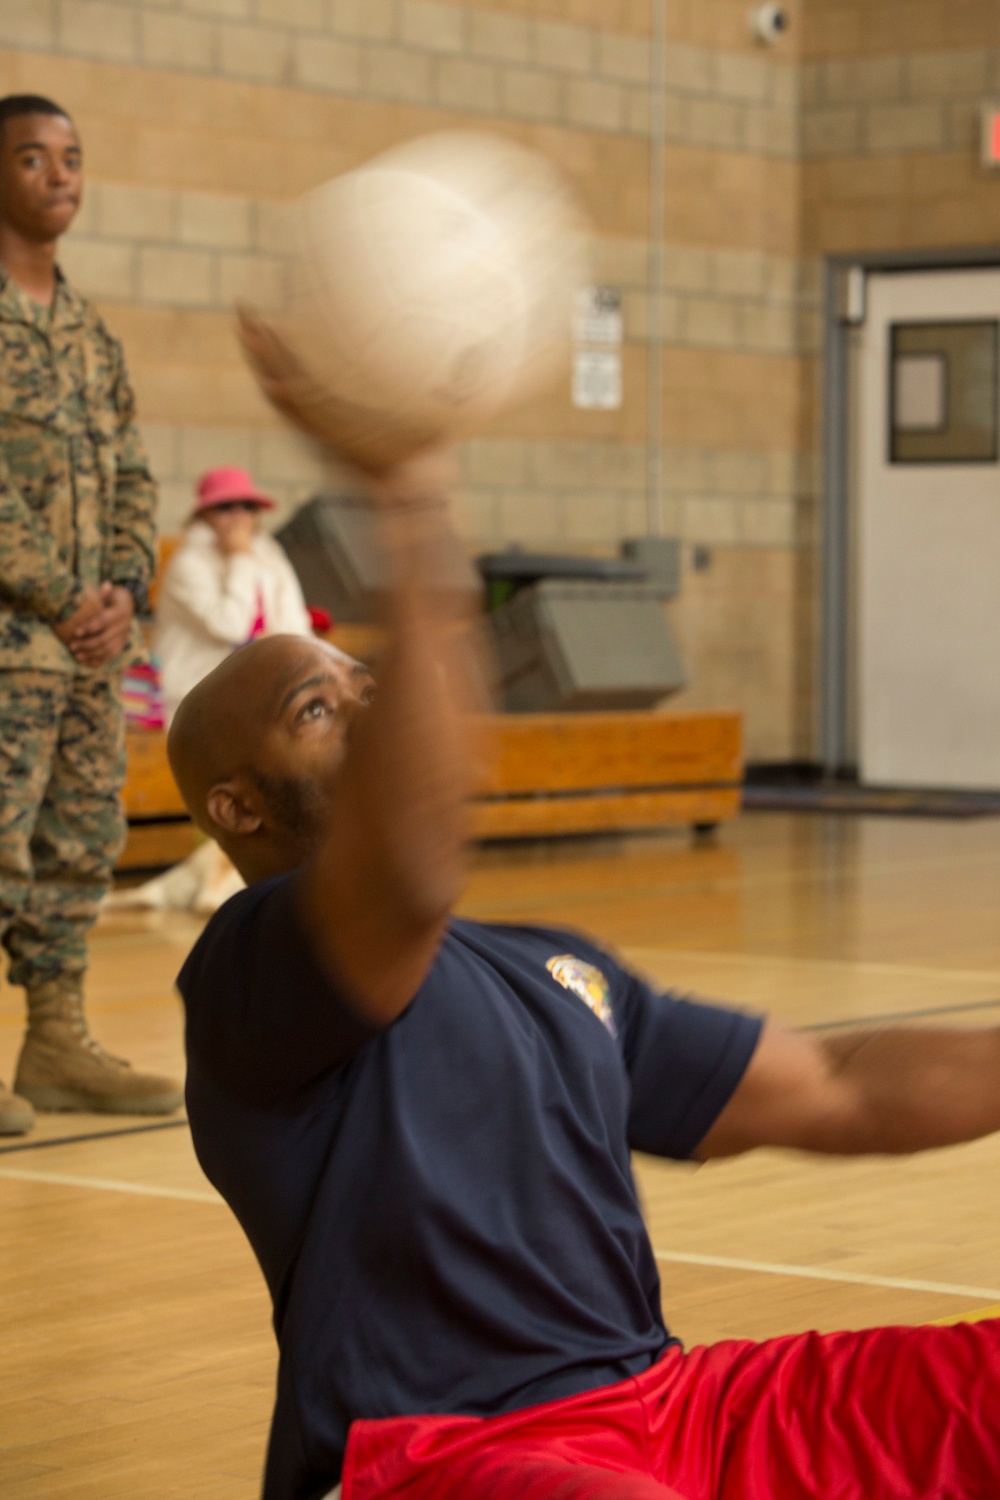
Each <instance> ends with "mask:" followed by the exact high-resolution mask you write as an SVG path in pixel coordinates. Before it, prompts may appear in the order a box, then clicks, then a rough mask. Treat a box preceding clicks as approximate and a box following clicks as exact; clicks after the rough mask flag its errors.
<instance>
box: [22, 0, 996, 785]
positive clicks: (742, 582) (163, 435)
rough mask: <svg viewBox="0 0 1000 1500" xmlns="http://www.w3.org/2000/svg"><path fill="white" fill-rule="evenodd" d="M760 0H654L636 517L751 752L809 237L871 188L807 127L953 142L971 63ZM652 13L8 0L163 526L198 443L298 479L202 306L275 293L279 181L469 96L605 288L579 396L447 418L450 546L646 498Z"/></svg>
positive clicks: (420, 1) (518, 5) (803, 382)
mask: <svg viewBox="0 0 1000 1500" xmlns="http://www.w3.org/2000/svg"><path fill="white" fill-rule="evenodd" d="M833 3H834V5H839V0H833ZM814 8H815V7H813V9H814ZM839 8H840V9H843V10H844V11H845V14H846V12H847V11H849V10H850V9H851V7H849V6H841V7H839ZM790 9H791V11H792V13H793V20H794V25H793V29H792V32H791V34H790V36H789V37H788V38H786V39H783V40H782V42H781V43H780V44H779V45H778V46H777V47H775V48H773V49H764V48H761V47H759V46H756V45H755V44H754V43H753V42H752V40H751V38H750V35H749V31H748V27H747V0H670V4H669V5H668V7H667V23H668V31H669V38H670V47H669V52H668V69H667V71H668V92H667V100H666V105H667V138H668V152H667V173H666V184H665V187H666V220H667V226H668V241H669V243H668V246H667V253H666V258H665V282H664V305H663V313H664V321H665V332H666V338H667V344H668V350H667V357H666V360H665V369H664V377H665V378H664V386H665V401H664V434H665V441H666V455H665V458H666V472H665V484H664V491H665V492H664V519H665V522H666V525H667V527H668V528H669V529H671V530H673V531H675V532H676V533H677V534H678V535H680V536H681V537H682V538H683V539H684V541H685V543H686V544H687V550H686V556H687V557H688V558H689V559H690V557H691V555H692V552H691V549H692V548H693V547H695V546H699V547H702V548H708V549H710V552H711V557H712V566H711V567H710V568H709V569H708V570H707V571H699V572H697V573H695V572H690V573H689V574H688V575H687V576H686V579H685V592H684V596H683V598H682V599H681V600H680V601H678V603H677V605H676V606H675V607H674V612H675V616H676V619H677V623H678V628H679V630H680V632H681V634H682V636H683V639H684V642H685V646H686V649H687V651H688V654H689V659H690V661H691V664H692V667H693V673H694V685H693V687H692V689H691V690H689V693H688V698H689V701H691V702H692V703H697V702H702V703H718V704H724V703H730V702H735V703H737V704H739V705H740V706H742V707H744V708H745V709H746V712H747V714H748V730H749V735H748V744H749V749H750V752H751V754H753V755H756V756H765V755H766V756H770V757H781V756H783V755H792V754H802V753H804V752H805V751H806V749H807V748H808V742H809V733H810V716H811V708H810V704H811V699H810V693H811V685H810V671H809V664H810V661H811V647H810V645H809V643H808V631H806V630H804V629H803V626H802V621H803V619H805V618H808V617H810V611H811V607H812V598H813V592H812V585H811V577H812V556H813V554H812V547H813V538H814V531H815V495H816V473H815V470H816V460H815V440H816V407H815V400H816V396H815V390H816V354H817V351H818V349H819V340H820V329H819V310H818V304H819V275H818V260H817V257H818V255H819V254H820V253H821V251H822V250H824V249H825V248H827V247H828V243H829V239H830V237H831V236H835V235H836V234H841V235H851V234H854V233H855V232H857V224H856V222H854V221H855V220H856V218H857V215H858V214H864V213H868V214H871V213H872V211H873V210H872V207H871V201H870V200H869V199H868V198H867V197H866V196H865V194H864V193H863V192H862V193H861V194H860V199H859V192H858V189H857V186H856V184H855V185H854V186H852V187H851V189H850V192H848V191H847V184H846V182H844V183H842V184H841V183H840V182H839V179H837V178H836V168H837V166H838V162H839V160H840V158H838V157H837V155H836V154H835V153H834V152H833V151H832V147H831V142H833V141H834V140H835V139H837V138H840V139H842V140H844V141H846V142H848V143H849V144H848V145H847V146H845V147H844V149H845V150H848V149H849V150H850V151H852V152H853V151H855V149H856V148H855V145H854V144H852V143H853V142H855V141H862V142H864V143H865V148H864V149H865V151H866V153H868V154H867V155H866V158H865V159H866V161H867V160H868V159H869V158H870V160H871V162H872V163H877V162H881V161H888V160H890V159H891V160H896V159H898V158H899V156H900V153H903V154H907V153H908V155H907V160H908V161H913V162H915V161H916V160H917V159H918V156H919V155H920V153H923V156H922V157H921V160H925V159H927V160H931V161H932V162H933V161H936V160H937V159H938V157H937V153H938V151H939V146H940V143H941V142H942V141H944V142H946V143H947V142H950V141H953V142H954V143H956V144H955V145H954V148H953V149H955V150H957V149H958V148H959V145H960V142H961V139H962V136H961V131H962V129H963V128H966V127H963V125H962V115H961V110H962V108H966V106H965V104H963V103H962V100H963V99H965V98H966V97H967V96H968V93H969V89H970V88H971V87H972V86H973V83H974V80H975V77H976V76H977V75H976V68H977V67H979V66H980V62H977V61H976V60H975V59H973V60H968V59H967V60H966V61H964V62H961V63H960V62H957V61H956V60H955V59H954V58H950V59H946V60H944V61H940V62H935V60H934V57H933V55H932V52H933V48H932V47H931V45H930V44H928V45H927V46H925V47H924V49H923V50H924V52H925V53H926V54H927V55H926V56H925V57H924V58H923V60H922V62H921V64H920V67H916V66H914V67H913V68H911V69H910V70H909V71H907V70H906V69H904V70H903V74H902V77H903V82H902V83H900V81H899V79H900V73H899V70H898V69H897V68H895V66H894V64H893V63H892V59H891V58H890V60H889V65H888V66H886V65H884V64H883V62H882V59H880V58H876V59H875V65H874V66H873V67H872V68H870V69H869V72H868V73H864V72H863V70H862V72H861V73H859V74H857V75H856V76H855V75H852V74H850V70H849V69H848V71H847V72H846V73H845V72H844V70H843V67H842V66H841V65H842V64H843V63H844V61H845V58H846V59H847V61H848V62H849V61H850V56H849V51H850V49H849V48H847V47H845V46H843V45H841V46H840V47H839V49H838V46H835V45H833V44H832V43H830V42H829V41H827V42H824V43H823V44H822V45H820V43H819V42H818V41H817V40H816V38H817V37H818V33H817V31H816V29H815V27H814V26H813V25H812V16H811V12H810V5H809V4H808V0H807V3H805V4H803V3H801V0H795V3H793V4H792V5H791V6H790ZM857 9H858V8H857V7H855V10H856V11H857ZM649 14H650V12H649V5H648V0H615V3H614V5H609V4H608V3H607V0H155V3H152V0H4V3H3V4H2V5H0V89H3V90H4V91H11V90H15V89H16V90H22V89H24V90H37V91H40V92H43V93H47V94H51V95H52V96H54V97H56V98H58V99H61V100H63V101H64V102H65V103H66V105H67V107H68V108H69V109H70V110H71V111H72V112H73V114H74V116H75V117H76V119H77V120H78V122H79V124H80V127H81V130H82V133H83V135H84V139H85V146H86V152H87V162H88V172H89V178H90V189H89V194H88V199H87V202H86V205H85V209H84V212H83V214H82V215H81V219H80V222H79V223H78V225H77V227H76V229H75V230H74V233H73V235H72V236H71V237H70V239H69V241H68V242H67V245H66V247H65V257H64V259H65V264H66V267H67V270H68V271H69V272H70V274H71V275H72V276H73V278H74V280H75V281H76V282H77V283H78V284H79V285H80V286H81V288H83V289H84V290H87V291H89V292H90V293H91V294H92V295H93V296H94V297H95V298H96V299H97V300H98V302H99V304H100V305H101V307H102V309H103V310H104V312H105V314H106V316H107V318H108V320H109V322H110V323H111V325H112V326H113V327H114V328H115V330H116V331H117V332H118V333H119V334H120V336H121V337H122V338H123V340H124V343H125V346H126V351H127V354H128V358H129V362H130V365H131V368H132V370H133V373H134V378H135V384H136V388H137V392H138V395H139V401H140V407H141V412H142V419H143V424H144V428H145V431H146V434H147V438H148V441H149V445H150V451H151V453H152V455H153V459H154V463H155V466H156V469H157V472H158V474H159V476H160V479H161V484H162V518H163V524H164V527H165V529H168V530H169V529H173V528H175V527H176V526H177V525H178V524H180V523H181V521H182V520H183V517H184V516H185V514H186V513H187V510H188V507H189V505H190V496H191V488H192V484H193V482H194V480H195V479H196V477H197V475H198V473H199V472H201V470H202V469H203V468H205V467H206V466H208V465H209V464H210V463H218V462H227V461H229V462H235V463H242V464H245V465H248V466H249V467H251V468H252V469H253V470H254V472H255V473H257V474H258V476H259V477H260V480H261V482H263V483H264V484H266V485H267V486H268V487H269V488H270V489H271V490H272V491H273V492H274V493H275V495H276V496H277V497H278V499H279V501H280V502H281V507H282V513H285V512H287V510H288V508H289V507H290V506H292V505H294V504H295V503H297V502H298V501H299V500H301V499H302V498H303V497H304V496H305V495H307V494H308V493H310V491H311V490H313V489H314V488H315V487H316V486H317V485H318V484H319V483H321V482H324V480H325V476H324V475H323V474H322V473H321V472H320V471H319V470H318V468H317V466H316V461H315V458H314V456H313V455H312V453H311V452H309V451H308V450H307V449H306V448H305V447H303V446H302V445H301V444H299V443H298V442H297V441H296V439H295V438H294V437H292V436H290V435H289V434H288V433H287V432H285V431H284V430H283V429H282V427H281V425H280V423H279V422H278V421H277V420H276V419H275V417H274V416H273V414H272V413H271V412H270V411H269V410H268V409H267V408H266V406H265V404H264V403H263V401H262V400H261V398H260V397H259V396H258V395H257V392H256V390H255V389H254V387H253V384H252V382H251V381H250V379H249V377H248V375H247V372H246V370H245V369H244V367H243V364H242V362H241V360H240V357H239V355H238V353H237V351H236V347H235V344H234V341H233V338H232V330H231V307H232V304H233V302H234V300H235V299H237V298H239V297H248V298H250V299H251V300H253V301H255V302H256V303H257V304H258V305H259V306H261V307H262V308H264V309H266V310H267V309H275V308H278V307H280V305H281V302H282V298H283V296H284V286H283V278H284V264H285V254H286V246H285V237H284V235H283V232H282V222H283V210H284V205H285V204H286V203H287V201H288V200H289V199H291V198H293V197H294V196H295V195H296V194H298V193H299V192H301V191H302V190H304V189H305V188H307V187H309V186H311V185H312V184H314V183H316V182H318V181H321V180H322V179H323V178H325V177H327V176H329V175H331V174H332V173H334V172H337V171H341V170H343V169H345V168H347V167H350V166H352V165H354V164H356V163H357V162H359V161H361V160H363V159H364V158H365V157H367V156H369V155H371V154H372V153H374V152H376V151H378V150H380V149H383V148H385V147H386V146H388V145H391V144H393V143H395V142H397V141H399V140H402V139H406V138H408V137H410V136H413V135H415V134H418V133H421V132H423V131H426V130H428V129H434V128H439V127H441V126H453V125H470V124H471V125H474V126H480V127H485V128H489V129H492V130H497V131H500V132H501V133H504V134H506V135H508V136H509V137H511V138H512V139H516V140H520V141H524V142H526V143H528V144H531V145H534V146H536V147H538V148H540V149H542V150H543V151H545V152H547V153H548V154H549V155H551V156H552V157H553V158H554V159H555V160H556V161H558V162H559V163H560V164H561V165H562V167H563V168H564V170H565V171H566V172H567V173H568V174H569V175H570V176H571V178H572V179H573V181H574V182H575V184H576V186H577V188H578V190H579V192H580V194H581V197H582V199H583V200H584V202H585V204H586V206H587V209H588V211H589V213H590V215H591V217H592V220H593V223H594V228H595V246H594V250H595V275H596V276H597V278H598V279H600V280H602V281H608V282H610V283H612V284H615V285H618V286H620V287H621V288H622V289H623V292H624V311H625V326H626V345H625V350H624V385H625V403H624V406H623V408H622V410H621V411H620V412H580V411H576V410H574V408H573V407H572V406H571V404H570V401H569V396H568V391H566V390H565V389H563V390H560V391H558V392H555V393H553V394H552V395H550V396H549V397H547V398H545V399H544V400H540V401H537V402H535V403H533V404H532V405H531V406H529V407H528V408H526V409H524V410H521V411H518V412H512V413H510V414H508V415H507V416H505V417H504V419H503V420H502V421H499V422H498V423H496V424H495V426H494V428H493V429H492V430H491V431H489V432H487V433H484V434H483V435H482V436H481V437H480V438H478V439H476V440H475V441H474V442H470V443H467V444H466V445H464V447H463V450H462V464H463V490H462V495H461V499H460V506H459V519H460V524H461V525H462V528H463V530H464V532H465V534H466V536H467V538H468V540H469V543H470V545H474V546H490V547H493V546H497V545H500V544H503V543H505V542H507V541H510V540H518V541H521V542H523V543H525V544H526V545H538V546H545V547H553V546H560V545H567V544H569V545H572V546H574V547H579V548H582V549H588V550H604V551H608V550H612V549H613V548H614V547H615V546H616V545H617V543H618V541H619V539H620V538H621V537H622V536H625V535H629V534H634V533H637V532H641V531H642V530H643V529H644V526H645V521H646V513H647V497H646V488H645V486H646V460H647V453H646V421H647V412H646V380H647V355H648V345H647V340H648V329H649V284H648V263H649V258H648V246H647V238H646V237H647V221H648V180H647V178H648V141H647V135H648V129H649V118H650V98H649V77H650V55H649ZM857 19H858V17H857V15H855V17H854V21H855V23H856V22H857ZM843 24H844V25H847V24H848V23H847V21H846V20H844V22H843ZM938 45H939V50H941V51H942V52H948V51H949V50H950V49H951V43H950V42H947V41H945V42H941V43H940V44H938ZM988 45H989V42H988V40H987V39H986V38H985V37H984V36H981V35H977V36H976V37H972V36H971V35H970V37H968V38H967V39H966V40H965V41H963V43H962V46H963V47H964V49H965V50H966V51H967V52H969V53H977V50H978V52H981V51H982V50H983V49H984V48H986V47H988ZM2 49H6V50H2ZM804 49H805V50H807V51H808V62H807V64H806V65H805V66H802V67H800V66H799V55H800V53H802V52H803V50H804ZM810 49H811V50H810ZM875 50H876V51H877V49H875ZM838 67H839V68H840V69H841V71H840V72H838V71H837V69H838ZM880 69H881V71H880ZM949 69H951V71H950V72H949ZM893 90H895V92H893ZM963 90H964V91H965V92H964V94H963ZM956 101H957V104H956ZM822 111H826V114H825V115H823V114H822V113H821V112H822ZM966 116H967V108H966ZM966 126H967V118H966ZM838 132H839V137H838V135H837V133H838ZM948 132H952V134H951V135H949V133H948ZM803 143H805V146H806V149H807V152H808V153H811V156H810V159H809V160H808V161H807V162H805V163H804V160H803ZM858 149H860V148H858ZM940 149H941V150H943V149H944V148H943V147H941V148H940ZM892 153H895V155H893V154H892ZM823 173H831V174H833V175H832V176H831V178H830V180H829V181H827V179H826V178H825V177H823V176H822V174H823ZM949 192H950V193H951V195H952V197H954V193H955V184H954V182H953V183H952V185H951V188H950V189H949ZM817 193H819V194H820V195H821V196H822V201H821V202H817ZM973 196H974V195H973ZM970 201H971V199H970ZM804 204H806V205H807V208H806V212H805V217H804V213H803V205H804ZM838 215H839V219H838ZM852 216H853V219H852ZM817 225H822V226H823V227H822V233H820V232H819V231H818V230H817V229H816V228H814V226H817ZM871 232H875V231H874V230H872V231H871Z"/></svg>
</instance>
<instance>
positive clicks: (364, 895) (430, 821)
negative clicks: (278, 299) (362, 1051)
mask: <svg viewBox="0 0 1000 1500" xmlns="http://www.w3.org/2000/svg"><path fill="white" fill-rule="evenodd" d="M243 336H244V342H245V344H246V345H247V348H248V352H249V354H250V357H251V359H252V361H253V362H254V364H255V366H256V368H257V372H258V376H259V378H261V383H262V385H263V387H264V389H265V391H266V392H267V394H268V395H269V396H270V397H271V399H272V400H273V401H274V402H275V404H276V405H277V406H278V408H279V410H282V411H283V412H284V413H285V415H287V416H288V417H289V418H290V419H291V420H292V421H294V422H296V423H297V425H298V426H300V427H301V428H303V429H304V430H305V431H307V432H309V433H310V435H312V436H313V437H315V438H318V439H319V440H320V441H321V442H324V443H325V444H326V445H327V446H328V447H329V448H330V449H331V450H332V452H333V453H334V455H335V456H336V455H337V453H338V449H339V448H340V444H339V442H338V434H337V431H336V422H335V421H330V420H329V419H328V417H327V415H326V414H325V413H323V412H322V411H320V413H319V415H317V405H316V402H317V398H318V399H320V400H321V399H322V397H321V393H317V392H316V391H315V390H314V389H313V388H311V387H310V386H309V384H308V383H307V381H306V380H305V377H304V376H302V374H301V371H299V370H297V369H296V368H295V367H294V365H292V366H291V367H290V366H289V364H288V363H287V360H288V358H289V356H288V355H287V351H285V350H284V349H282V347H281V346H280V345H279V344H277V341H275V340H273V337H272V336H271V335H270V334H269V333H268V331H267V330H264V329H261V328H260V327H259V326H258V325H256V324H254V323H253V322H252V321H245V324H244V331H243ZM453 476H454V463H453V460H452V459H451V458H450V456H449V455H447V454H445V453H441V452H428V453H424V454H422V455H420V456H418V457H416V458H413V459H409V460H406V461H405V462H402V463H397V464H395V465H394V466H393V467H392V468H390V469H386V470H385V471H384V472H383V473H382V474H380V475H377V476H376V475H369V476H367V479H366V487H367V490H368V494H369V498H370V500H371V503H372V506H373V509H374V511H375V514H376V522H377V530H378V534H379V538H380V544H381V547H382V551H383V555H384V560H385V564H386V568H387V572H388V575H389V581H390V583H389V598H388V605H387V611H386V625H387V627H388V632H389V641H388V646H387V649H386V652H385V654H384V656H383V658H382V661H381V664H380V670H379V681H378V690H377V693H376V695H375V701H374V704H373V705H372V706H371V707H370V708H368V709H366V710H365V711H364V712H357V713H356V714H355V715H354V717H353V719H352V720H351V722H350V723H349V725H348V728H347V734H346V753H345V756H344V761H343V764H342V766H341V767H340V770H339V774H338V776H337V780H336V784H335V786H334V790H333V801H332V810H331V817H330V824H329V831H328V833H327V835H326V837H325V839H324V841H323V844H322V846H321V847H320V848H319V850H318V852H317V853H316V855H315V856H314V857H313V859H312V860H311V861H310V862H309V864H308V865H307V866H306V867H305V868H304V870H303V872H302V875H301V877H300V886H299V890H300V897H301V903H302V907H301V909H302V913H303V917H304V920H305V925H306V928H307V931H308V932H309V933H310V934H311V936H312V938H313V941H314V943H315V946H316V952H317V956H318V957H319V959H320V961H321V962H322V963H323V964H324V965H325V966H326V967H327V969H328V970H329V971H330V973H331V976H332V977H333V978H334V980H335V981H336V982H337V983H338V984H339V985H340V986H341V987H342V988H344V990H345V991H346V993H347V994H348V995H349V996H350V997H351V998H352V999H353V1000H354V1001H355V1003H356V1004H358V1005H359V1007H360V1008H361V1009H362V1010H363V1011H364V1012H365V1013H366V1014H367V1015H368V1016H370V1017H371V1019H373V1020H375V1021H377V1022H379V1023H382V1024H386V1023H388V1022H389V1021H391V1020H392V1019H394V1018H395V1016H397V1015H398V1014H399V1013H400V1011H402V1010H403V1009H404V1008H405V1006H406V1005H407V1004H408V1002H409V1001H410V999H411V998H412V997H413V995H414V993H415V991H416V990H417V988H418V987H419V985H420V983H421V981H422V980H423V978H424V976H425V975H426V973H427V971H428V969H429V968H430V965H431V963H432V961H433V958H434V954H435V951H436V949H437V945H438V943H439V942H440V939H441V936H442V933H443V930H444V927H445V924H446V922H447V919H448V915H449V912H450V910H451V907H452V904H453V902H454V901H455V899H456V897H457V895H458V893H459V890H460V887H461V881H462V876H463V870H464V860H465V842H466V818H467V811H466V808H467V800H468V796H469V793H470V790H471V765H470V756H469V743H468V741H469V727H468V714H469V712H470V711H471V710H472V709H473V708H480V709H481V708H482V707H483V705H484V702H485V696H486V695H485V689H484V686H483V682H482V679H481V677H480V676H479V673H478V669H477V665H476V660H475V653H474V651H473V648H472V646H471V644H470V637H471V633H470V632H469V631H468V630H463V629H462V625H463V620H465V621H466V622H468V623H471V619H472V617H473V616H474V614H475V612H476V609H477V608H478V600H477V599H476V598H473V597H472V596H471V595H470V596H469V597H466V598H456V596H455V594H454V593H451V594H447V595H446V594H444V593H442V591H441V589H440V587H435V586H434V582H433V580H434V579H435V578H437V579H438V580H440V578H441V577H442V575H443V574H445V573H447V572H448V571H449V570H448V568H447V566H446V565H447V558H448V555H449V553H450V552H453V551H457V549H458V548H459V546H460V544H459V542H458V540H457V538H456V536H455V534H454V532H453V530H452V528H451V524H450V521H449V516H448V499H449V490H450V488H451V486H452V483H453Z"/></svg>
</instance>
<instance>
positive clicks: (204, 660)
mask: <svg viewBox="0 0 1000 1500" xmlns="http://www.w3.org/2000/svg"><path fill="white" fill-rule="evenodd" d="M258 618H262V620H263V630H260V631H258V632H257V633H258V634H264V635H281V634H288V635H309V634H311V626H310V623H309V613H308V611H307V609H306V606H305V600H304V599H303V597H302V590H301V588H300V587H299V580H298V578H297V577H296V576H295V572H294V570H293V568H292V565H291V563H290V562H289V561H288V558H287V557H286V556H285V554H284V552H283V551H282V550H281V548H280V547H279V546H278V543H277V542H275V541H272V540H271V538H270V537H268V536H258V537H256V538H255V539H254V544H253V547H252V549H251V550H250V551H249V552H242V553H237V554H236V555H235V556H233V557H226V556H225V555H224V554H223V553H222V552H220V551H219V548H218V546H217V544H216V540H215V532H214V531H213V530H212V528H211V526H209V525H208V524H207V523H206V522H205V521H193V522H192V523H191V525H190V526H189V527H188V528H187V530H186V532H185V534H184V540H183V541H182V542H181V544H180V546H179V547H178V548H177V551H176V552H175V553H174V555H173V557H171V559H170V561H169V563H168V564H167V567H166V569H165V571H164V574H163V579H162V581H161V583H160V596H159V601H158V603H157V611H156V636H155V649H156V654H157V656H158V657H159V661H160V677H161V682H162V685H163V698H164V704H165V707H166V711H167V717H168V718H170V717H172V715H173V713H174V710H175V709H176V707H177V705H178V703H179V702H180V701H181V699H182V698H183V697H184V694H185V693H189V692H190V691H191V689H192V688H193V687H194V685H195V683H197V682H200V681H201V679H202V678H203V677H205V676H206V675H207V674H208V673H209V672H211V671H212V669H213V668H214V667H217V666H218V665H219V663H220V662H221V661H224V660H225V658H226V657H227V656H228V655H229V653H230V652H231V651H233V650H235V648H236V647H237V646H242V645H243V644H244V643H245V642H246V641H247V640H249V639H250V636H251V634H252V633H253V631H254V625H255V623H256V622H257V620H258Z"/></svg>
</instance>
